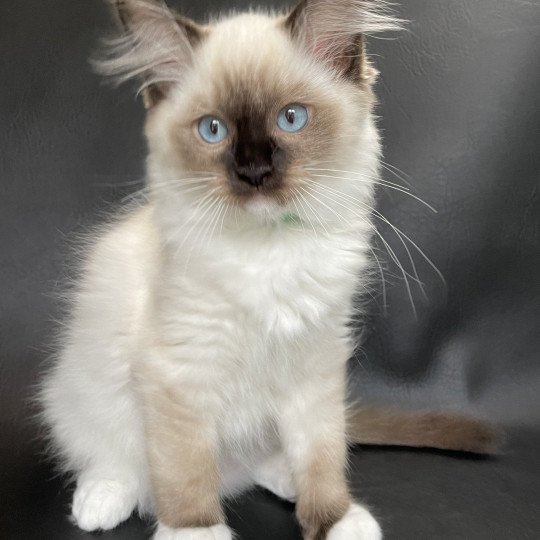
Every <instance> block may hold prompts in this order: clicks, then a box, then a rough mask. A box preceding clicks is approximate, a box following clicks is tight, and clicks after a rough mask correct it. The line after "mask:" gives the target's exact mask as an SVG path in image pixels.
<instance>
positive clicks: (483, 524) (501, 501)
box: [0, 430, 540, 540]
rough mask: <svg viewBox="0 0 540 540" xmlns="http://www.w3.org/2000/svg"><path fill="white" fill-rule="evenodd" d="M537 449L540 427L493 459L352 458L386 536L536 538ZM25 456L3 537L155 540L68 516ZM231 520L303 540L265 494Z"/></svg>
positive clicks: (254, 537)
mask: <svg viewBox="0 0 540 540" xmlns="http://www.w3.org/2000/svg"><path fill="white" fill-rule="evenodd" d="M539 448H540V432H538V431H530V430H521V431H514V432H513V433H511V434H510V437H509V441H508V444H507V449H506V451H505V453H504V454H503V455H501V456H499V457H497V458H488V459H484V458H474V457H470V456H464V455H460V454H452V453H445V452H432V451H412V450H407V449H390V448H362V449H360V448H358V449H356V450H355V451H354V452H353V453H352V455H351V483H352V486H353V490H354V493H355V494H356V496H357V498H358V499H359V500H362V501H364V502H365V503H366V504H368V505H369V506H370V507H372V508H373V510H374V512H375V514H376V515H377V516H378V518H379V519H380V521H381V523H382V525H383V528H384V531H385V538H386V540H433V539H439V540H465V539H466V540H469V539H470V540H526V539H530V540H537V539H538V538H540V482H539V481H538V478H539V473H540V452H539V451H538V449H539ZM4 451H6V449H4ZM1 457H2V458H4V457H5V455H3V456H1ZM22 457H23V456H22V455H21V454H19V455H18V456H17V459H16V460H15V461H17V465H15V466H14V467H13V468H10V469H9V470H3V471H2V473H1V476H0V503H1V513H0V538H2V539H3V540H56V539H69V540H86V539H88V540H89V539H91V538H95V539H99V540H143V539H147V538H149V536H150V532H151V527H150V525H149V524H148V523H145V522H142V521H141V520H139V519H138V518H132V519H131V520H130V521H129V522H127V523H125V524H124V525H122V526H121V527H119V528H118V529H117V530H115V531H113V532H108V533H100V534H86V533H83V532H81V531H79V530H78V529H77V528H76V527H75V526H73V525H71V524H70V523H69V521H68V517H67V516H68V514H69V499H70V490H66V489H65V486H64V482H63V481H62V480H61V479H59V478H56V479H54V478H52V471H51V469H50V468H49V467H47V466H44V465H43V464H41V465H40V464H39V463H38V462H37V460H35V459H34V458H33V457H32V456H31V455H29V456H27V459H21V458H22ZM6 461H9V458H7V459H2V462H3V463H5V462H6ZM228 516H229V522H230V524H231V526H232V527H233V528H234V530H235V531H236V532H237V533H238V535H239V540H293V539H294V540H299V539H300V535H299V532H298V529H297V527H296V524H295V521H294V517H293V506H292V505H290V504H287V503H283V502H281V501H279V500H278V499H276V498H275V497H274V496H272V495H270V494H268V493H266V492H263V491H262V490H261V491H255V492H253V493H249V494H247V495H244V496H243V497H241V498H240V499H239V500H237V501H234V502H231V503H229V511H228Z"/></svg>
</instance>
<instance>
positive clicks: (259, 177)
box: [236, 165, 273, 187]
mask: <svg viewBox="0 0 540 540" xmlns="http://www.w3.org/2000/svg"><path fill="white" fill-rule="evenodd" d="M272 170H273V167H272V166H271V165H259V166H247V167H246V166H244V167H239V166H237V167H236V174H237V176H238V179H239V180H241V181H242V182H246V183H247V184H249V185H251V186H254V187H260V186H262V185H264V182H265V180H266V179H267V178H269V177H270V176H271V174H272Z"/></svg>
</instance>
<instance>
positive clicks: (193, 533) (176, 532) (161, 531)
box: [153, 523, 233, 540]
mask: <svg viewBox="0 0 540 540" xmlns="http://www.w3.org/2000/svg"><path fill="white" fill-rule="evenodd" d="M232 537H233V536H232V533H231V530H230V529H229V527H227V525H223V524H222V523H221V524H219V525H214V526H213V527H200V528H195V529H190V528H189V529H188V528H186V529H171V528H169V527H166V526H165V525H161V524H160V525H159V526H158V528H157V531H156V533H155V534H154V537H153V540H232Z"/></svg>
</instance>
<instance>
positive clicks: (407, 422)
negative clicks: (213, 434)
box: [347, 407, 503, 454]
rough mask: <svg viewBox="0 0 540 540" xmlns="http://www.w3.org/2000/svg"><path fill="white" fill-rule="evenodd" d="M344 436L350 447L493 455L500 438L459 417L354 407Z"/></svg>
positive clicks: (487, 426) (483, 426) (494, 431)
mask: <svg viewBox="0 0 540 540" xmlns="http://www.w3.org/2000/svg"><path fill="white" fill-rule="evenodd" d="M347 436H348V439H349V442H350V443H352V444H374V445H383V446H410V447H416V448H437V449H441V450H455V451H461V452H471V453H474V454H494V453H496V452H497V451H498V450H499V449H500V447H501V445H502V443H503V435H502V433H501V432H500V431H498V430H497V429H496V428H495V427H493V426H492V425H490V424H489V423H486V422H483V421H481V420H476V419H473V418H468V417H466V416H461V415H459V414H453V413H433V412H406V411H399V410H395V409H379V408H372V407H367V408H365V407H360V408H354V409H353V410H352V411H351V415H350V417H349V423H348V428H347Z"/></svg>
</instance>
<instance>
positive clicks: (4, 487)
mask: <svg viewBox="0 0 540 540" xmlns="http://www.w3.org/2000/svg"><path fill="white" fill-rule="evenodd" d="M171 3H172V4H173V2H171ZM182 4H183V5H184V7H186V11H187V12H188V13H189V14H191V15H193V16H196V17H201V16H203V14H204V13H207V12H208V10H209V9H211V10H212V11H215V10H216V8H227V9H228V8H230V7H232V6H235V7H243V6H247V5H248V4H251V3H250V2H249V3H248V2H240V1H235V2H232V1H231V2H226V1H221V2H217V1H214V2H211V1H203V0H199V1H198V2H193V1H192V2H189V1H185V2H183V3H182ZM400 13H401V14H402V16H403V17H404V18H407V19H410V20H411V21H412V22H411V23H410V24H409V25H408V31H407V32H404V33H402V34H401V35H400V36H397V39H396V40H380V39H376V40H372V41H371V42H370V51H371V52H372V53H373V56H374V59H375V60H376V63H377V65H378V67H379V69H380V70H381V72H382V77H381V80H380V83H379V85H378V93H379V96H380V107H379V114H380V115H381V117H382V118H381V121H380V125H381V128H382V130H383V133H384V140H385V161H386V162H388V163H389V164H391V165H393V166H395V167H398V168H399V169H400V170H402V171H404V173H405V175H406V178H405V180H406V181H408V182H410V184H411V186H412V189H413V192H414V193H415V194H416V195H418V196H420V197H422V198H423V199H425V200H426V201H428V202H429V203H430V204H432V205H433V206H435V207H436V208H437V209H438V213H437V214H433V213H431V212H430V211H429V210H427V209H426V208H425V207H423V206H422V205H420V204H419V203H417V202H416V201H414V200H412V199H410V198H408V197H406V196H404V195H402V194H400V193H397V192H395V191H392V190H388V189H381V191H380V194H379V210H380V211H381V212H382V213H383V214H384V215H385V216H386V217H387V218H388V219H389V220H390V221H391V222H392V223H394V224H395V225H396V226H398V227H399V228H401V229H402V230H403V231H404V232H405V233H406V234H407V235H408V236H410V237H411V238H412V239H413V240H414V241H415V242H416V243H417V244H418V245H419V246H420V247H421V248H422V250H424V251H425V252H426V254H427V255H428V256H429V257H430V258H431V259H432V260H433V261H434V263H435V264H436V265H437V266H438V268H439V269H440V270H441V271H442V273H443V274H444V276H445V278H446V281H447V286H444V285H443V284H442V283H441V281H440V280H439V278H438V277H437V275H436V274H435V273H434V272H433V271H432V270H431V269H430V267H429V266H428V265H427V264H425V262H423V259H422V257H421V256H420V255H419V254H418V253H414V252H413V257H414V260H415V262H416V263H417V265H418V270H419V273H420V277H421V279H422V280H423V281H424V283H425V288H426V293H427V299H424V298H423V297H422V294H421V292H420V291H419V289H418V287H416V286H414V284H412V289H413V299H414V303H415V305H416V310H417V313H418V315H417V317H415V316H414V314H413V310H412V308H411V301H410V299H409V297H408V294H407V289H406V286H405V284H404V282H403V279H402V278H400V276H399V271H398V269H397V268H396V267H395V265H394V264H393V262H392V261H391V259H390V257H388V255H387V254H385V252H384V248H383V247H382V246H378V247H379V248H381V252H380V256H381V258H382V259H384V261H385V275H386V280H387V287H386V289H387V291H386V293H387V294H386V307H385V306H384V301H383V295H382V288H380V290H379V291H378V292H376V293H375V297H374V299H371V300H370V301H369V302H368V311H369V314H368V317H367V318H366V326H365V342H364V344H363V346H362V348H361V349H360V350H359V353H358V355H357V357H356V358H355V359H354V360H353V362H352V371H353V377H352V379H351V381H352V388H353V392H354V394H355V395H357V396H362V397H363V398H365V399H367V400H368V401H380V402H400V403H403V404H404V405H407V406H429V407H431V408H441V407H442V408H456V409H462V410H466V411H470V412H473V413H477V414H481V415H484V416H488V417H490V418H492V419H493V420H496V421H500V422H503V423H505V424H506V425H508V426H510V433H511V440H510V444H509V449H508V454H507V455H506V456H504V457H503V458H500V459H499V460H498V461H496V462H484V461H474V460H473V461H470V460H461V459H455V458H452V457H450V456H447V455H441V454H433V453H414V452H408V451H393V450H382V449H381V450H373V451H365V452H364V453H362V456H361V458H360V457H359V456H358V455H357V454H355V456H354V461H353V464H354V466H353V469H354V471H355V476H354V486H355V489H356V490H357V492H358V493H359V494H365V495H366V496H367V498H368V501H369V502H370V503H373V504H374V505H375V506H376V507H377V508H379V509H380V512H381V514H382V517H383V520H384V521H385V523H386V524H387V530H388V532H389V535H388V536H389V537H390V538H391V537H393V538H400V539H404V538H411V539H418V538H449V539H450V538H452V539H453V538H471V539H482V538H486V539H487V538H490V539H491V538H501V539H503V538H504V539H506V538H537V537H539V536H540V524H539V521H538V517H537V511H536V510H537V504H538V500H540V488H539V487H538V483H539V468H540V463H539V460H538V454H539V452H538V450H539V444H538V442H539V438H538V431H537V428H538V427H539V426H540V358H539V355H540V331H539V321H540V237H539V234H540V198H539V197H540V196H539V188H540V152H539V148H540V66H539V58H540V2H539V1H538V0H536V1H535V0H532V1H521V0H407V2H406V3H404V5H403V6H402V7H401V8H400ZM108 27H109V21H108V16H107V12H106V9H105V8H104V5H103V3H102V2H100V1H98V0H78V1H74V0H49V1H47V2H43V1H41V0H20V1H18V2H8V1H6V0H4V1H3V2H2V3H1V4H0V53H1V54H0V73H1V75H2V85H1V87H0V537H2V538H4V537H6V538H17V539H18V538H32V539H33V538H79V533H77V532H76V531H75V529H73V528H72V527H71V525H69V524H68V523H67V522H66V521H65V520H64V519H63V518H62V517H61V516H63V515H64V514H65V513H66V511H67V510H66V509H67V507H66V506H65V504H66V502H67V497H68V495H67V494H66V492H65V491H64V490H63V489H62V484H61V483H60V482H59V481H54V480H48V479H49V478H51V476H52V473H51V470H50V468H49V467H48V466H46V465H44V464H43V463H42V462H41V461H40V459H39V458H38V455H37V452H38V451H39V450H40V449H41V442H40V439H39V435H38V432H37V430H36V427H35V425H34V424H33V423H32V422H31V421H30V415H31V413H32V407H31V406H30V405H29V397H30V396H31V394H32V391H33V385H35V383H36V382H37V379H38V376H39V372H40V370H41V368H42V365H43V362H44V360H45V358H46V356H47V350H48V348H49V347H50V344H51V342H52V335H53V329H54V328H55V323H54V320H55V318H57V317H58V316H59V315H60V309H59V302H58V301H57V300H55V295H56V294H57V293H58V292H59V291H61V290H62V283H63V280H64V278H65V275H66V273H67V271H66V267H69V261H70V259H71V255H70V251H69V242H70V238H72V235H73V234H74V233H77V232H81V231H83V230H84V229H85V227H86V226H87V225H89V224H92V223H95V222H96V221H99V219H101V216H103V214H104V212H107V211H109V210H111V208H113V207H114V204H115V203H116V202H118V201H120V200H121V199H122V198H123V197H125V196H126V195H127V194H129V193H130V192H131V191H133V186H129V185H128V184H129V183H130V182H132V181H134V180H139V179H141V178H142V176H143V165H142V163H143V157H144V142H143V140H142V137H141V135H140V132H141V124H142V121H143V111H142V107H141V104H140V103H138V102H137V101H136V100H135V99H134V98H133V96H132V93H131V90H130V89H129V88H122V89H120V90H119V91H113V90H111V89H109V88H107V87H105V86H103V84H102V83H101V81H100V80H99V78H98V77H97V76H95V75H93V74H92V73H91V70H90V69H89V66H88V63H87V58H88V57H89V55H90V54H91V53H92V51H94V50H95V47H96V43H97V40H98V37H99V36H100V35H103V33H104V30H106V29H107V28H108ZM385 177H386V178H387V179H388V180H391V181H398V182H399V181H400V180H398V179H396V178H395V176H394V175H392V174H391V173H390V172H386V173H385ZM380 231H381V234H383V236H384V237H385V238H386V239H387V241H388V242H389V244H390V245H391V246H392V247H393V248H394V249H395V250H396V252H397V253H398V255H399V257H400V259H401V260H402V261H403V262H404V264H407V265H408V267H409V269H410V263H407V256H406V253H405V252H404V250H403V247H402V246H401V244H400V242H399V240H398V239H397V238H396V236H395V235H394V234H393V232H392V231H391V230H390V229H389V228H388V227H384V226H381V228H380ZM464 486H466V489H465V490H463V488H464ZM4 499H5V500H4ZM289 510H290V509H289V508H287V507H283V506H282V505H280V504H278V503H277V502H276V501H274V500H273V499H269V498H268V497H266V496H263V495H261V494H258V495H257V496H256V497H255V499H250V500H249V501H244V502H241V503H238V505H237V506H235V511H234V512H233V513H232V514H231V519H232V520H233V524H234V525H235V526H236V528H237V529H238V530H239V531H240V532H241V538H242V539H245V538H253V539H257V540H261V539H264V538H296V536H295V533H294V529H293V528H292V526H291V523H292V521H291V516H290V511H289ZM143 531H144V529H143V528H142V526H141V524H140V523H139V522H138V521H136V520H133V521H132V522H130V523H129V524H128V525H126V526H125V527H124V528H123V529H121V530H119V531H118V532H116V533H114V534H113V533H111V534H108V535H104V536H102V537H101V538H104V539H105V538H109V537H110V538H142V537H143V536H141V535H143ZM261 531H262V532H261ZM80 536H81V538H82V537H83V536H82V535H80ZM84 537H85V538H88V537H91V536H84Z"/></svg>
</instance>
